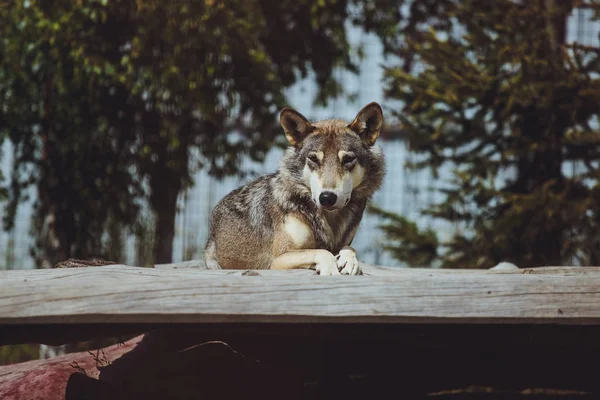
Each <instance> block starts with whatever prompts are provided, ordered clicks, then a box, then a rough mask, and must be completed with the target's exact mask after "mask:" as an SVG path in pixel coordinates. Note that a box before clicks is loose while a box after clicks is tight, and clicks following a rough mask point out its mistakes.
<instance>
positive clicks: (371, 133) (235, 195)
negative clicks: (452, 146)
mask: <svg viewBox="0 0 600 400" xmlns="http://www.w3.org/2000/svg"><path fill="white" fill-rule="evenodd" d="M279 119H280V123H281V126H282V127H283V131H284V133H285V136H286V138H287V140H288V142H289V144H290V146H289V147H288V148H287V150H286V152H285V153H284V155H283V156H282V158H281V161H280V167H279V169H278V171H277V172H275V173H272V174H269V175H264V176H261V177H259V178H257V179H255V180H254V181H252V182H250V183H248V184H247V185H245V186H243V187H241V188H238V189H236V190H234V191H232V192H231V193H229V194H228V195H226V196H225V197H224V198H223V199H222V200H221V201H220V202H219V203H218V204H217V205H216V206H215V208H214V209H213V211H212V213H211V218H210V228H209V238H208V241H207V243H206V248H205V253H204V254H205V262H206V265H207V267H208V268H223V269H248V268H253V269H293V268H314V269H315V270H316V271H317V273H319V274H320V275H340V274H348V275H356V274H360V273H361V272H360V268H359V264H358V260H357V258H356V252H355V251H354V249H353V248H352V247H350V245H351V243H352V240H353V239H354V236H355V234H356V231H357V229H358V226H359V224H360V221H361V219H362V216H363V213H364V210H365V207H366V205H367V202H368V201H369V200H370V199H371V198H372V196H373V194H374V193H375V192H376V191H377V190H378V189H379V187H380V186H381V183H382V180H383V176H384V173H385V172H384V171H385V163H384V158H383V154H382V152H381V150H380V149H379V147H378V146H376V144H375V141H376V140H377V137H378V136H379V133H380V130H381V127H382V126H383V113H382V110H381V107H380V106H379V104H377V103H370V104H368V105H366V106H365V107H364V108H363V109H362V110H360V112H359V113H358V114H357V115H356V118H355V119H354V120H353V121H352V122H350V123H348V122H346V121H343V120H340V119H330V120H325V121H318V122H314V123H311V122H309V121H308V120H307V119H306V118H305V117H304V116H303V115H302V114H300V113H299V112H297V111H295V110H293V109H292V108H289V107H285V108H284V109H283V110H282V111H281V113H280V118H279Z"/></svg>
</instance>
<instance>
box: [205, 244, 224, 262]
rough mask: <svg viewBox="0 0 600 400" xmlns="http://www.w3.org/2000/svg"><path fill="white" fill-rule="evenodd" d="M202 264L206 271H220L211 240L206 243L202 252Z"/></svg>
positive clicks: (214, 246)
mask: <svg viewBox="0 0 600 400" xmlns="http://www.w3.org/2000/svg"><path fill="white" fill-rule="evenodd" d="M204 264H206V268H208V269H222V268H221V265H220V264H219V262H218V261H217V249H216V245H215V242H214V241H213V240H210V241H209V242H208V244H207V245H206V249H205V250H204Z"/></svg>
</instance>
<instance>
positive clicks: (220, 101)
mask: <svg viewBox="0 0 600 400" xmlns="http://www.w3.org/2000/svg"><path fill="white" fill-rule="evenodd" d="M357 3H358V4H357V5H356V7H357V8H356V10H357V15H364V16H365V17H364V19H365V20H369V19H370V18H371V17H372V16H373V15H374V14H375V13H376V12H375V11H374V10H373V9H371V8H369V7H370V6H365V5H362V3H361V2H357ZM390 4H392V3H391V2H390ZM362 8H364V12H361V9H362ZM392 8H393V9H395V5H394V7H392ZM348 10H349V4H348V1H334V0H332V1H320V0H300V1H298V0H296V1H288V0H284V1H279V2H271V1H267V0H259V1H254V2H248V1H239V0H237V1H236V0H228V1H210V0H206V1H192V0H188V1H184V0H182V1H178V2H155V1H150V2H141V1H138V2H135V1H131V0H129V1H126V0H121V1H110V2H109V1H107V0H95V1H94V0H78V1H64V0H48V1H38V0H18V1H14V2H12V1H11V2H7V1H5V0H0V37H1V39H0V40H1V41H2V47H1V48H0V104H1V105H2V106H1V108H0V135H2V134H8V135H9V137H10V140H11V141H12V142H13V143H14V145H15V157H16V162H15V165H14V169H13V173H12V177H11V184H10V191H9V194H10V201H9V202H8V205H7V207H6V210H5V211H6V212H5V224H6V225H5V226H6V228H7V229H10V228H11V227H12V224H13V222H14V216H15V212H16V208H17V205H18V204H19V203H20V202H21V201H22V199H23V196H24V193H25V189H26V188H27V187H29V186H32V185H33V186H34V187H35V188H36V189H37V202H36V205H35V215H34V216H33V221H34V225H33V234H34V236H35V237H36V239H37V242H36V246H35V255H36V257H37V259H38V262H39V263H40V264H43V265H45V266H48V265H52V264H53V263H55V262H56V261H58V260H62V259H66V258H68V257H79V258H89V257H91V256H94V255H98V256H100V257H104V256H106V254H104V253H106V252H107V251H109V249H110V248H116V247H118V243H116V245H115V243H112V244H111V243H109V244H108V246H106V245H105V244H104V241H103V237H104V236H105V234H106V233H107V232H109V231H110V232H114V229H115V226H114V221H119V222H120V223H121V224H122V226H124V227H129V228H130V229H134V228H135V227H136V221H137V220H138V219H137V218H138V211H139V208H140V205H141V204H143V201H144V200H146V199H147V200H148V203H149V205H150V207H151V209H152V210H153V211H154V213H155V215H156V218H155V226H154V229H153V231H154V234H155V235H154V237H155V245H154V250H153V257H154V262H156V263H164V262H169V261H170V260H171V255H172V242H173V236H174V227H175V215H176V206H177V197H178V195H179V194H180V193H181V192H182V190H184V189H185V188H186V187H187V186H189V185H191V184H192V183H193V182H192V174H193V173H194V172H195V171H196V169H197V168H203V167H206V168H208V170H209V172H210V173H211V174H213V175H215V176H218V177H221V176H224V175H227V174H233V173H236V172H238V162H239V160H240V158H241V157H242V156H243V155H244V154H249V155H250V156H251V157H252V158H253V159H255V160H261V159H262V158H263V157H264V155H265V154H266V152H267V150H268V149H269V148H270V146H271V145H272V144H273V141H274V140H275V137H276V136H282V135H276V132H278V131H279V130H278V129H277V128H276V125H275V123H274V122H275V121H276V116H277V112H278V110H279V109H280V108H281V107H282V106H283V105H284V104H285V98H284V95H283V92H284V89H285V88H287V87H289V86H291V85H292V84H293V83H294V82H296V80H297V79H299V78H300V77H305V76H307V73H308V72H309V71H311V70H312V71H313V72H314V73H315V76H316V82H317V84H318V87H319V88H320V92H319V94H318V96H317V98H316V101H318V102H321V103H324V102H325V101H326V99H327V98H328V97H330V96H334V95H338V94H339V93H340V92H341V90H340V85H339V83H338V82H336V81H335V79H334V78H333V75H332V71H333V69H334V67H336V66H340V67H343V68H346V69H349V70H352V71H354V70H355V69H356V67H355V65H354V64H353V63H352V62H351V53H350V48H349V45H348V43H347V40H346V36H345V29H344V28H345V27H344V23H345V21H346V19H347V17H348ZM377 12H379V11H377ZM393 15H394V14H393V13H388V14H387V17H388V18H390V16H393ZM361 18H362V17H361ZM0 137H1V136H0ZM110 221H112V223H111V222H110ZM115 246H116V247H115ZM107 247H108V248H109V249H108V250H107ZM98 253H100V254H98ZM117 261H118V260H117Z"/></svg>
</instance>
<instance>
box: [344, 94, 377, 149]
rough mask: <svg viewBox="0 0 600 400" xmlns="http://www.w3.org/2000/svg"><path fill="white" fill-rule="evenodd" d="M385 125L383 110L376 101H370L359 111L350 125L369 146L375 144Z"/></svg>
mask: <svg viewBox="0 0 600 400" xmlns="http://www.w3.org/2000/svg"><path fill="white" fill-rule="evenodd" d="M382 126H383V111H381V106H380V105H379V104H377V103H375V102H373V103H369V104H367V105H366V106H364V107H363V109H362V110H360V111H359V112H358V115H356V118H354V121H352V122H351V123H350V125H348V127H349V128H350V129H352V130H353V131H354V132H356V133H358V136H360V137H361V139H362V140H363V142H365V143H366V144H368V145H369V146H373V145H374V144H375V141H376V140H377V137H378V136H379V131H381V127H382Z"/></svg>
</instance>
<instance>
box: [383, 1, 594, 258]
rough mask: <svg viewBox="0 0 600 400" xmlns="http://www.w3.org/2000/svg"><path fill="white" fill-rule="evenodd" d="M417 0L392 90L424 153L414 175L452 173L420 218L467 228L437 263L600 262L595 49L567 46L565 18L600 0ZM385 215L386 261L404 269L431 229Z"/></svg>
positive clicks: (444, 247) (391, 74)
mask: <svg viewBox="0 0 600 400" xmlns="http://www.w3.org/2000/svg"><path fill="white" fill-rule="evenodd" d="M415 3H420V2H415ZM423 3H424V4H421V5H417V4H413V9H415V10H419V13H418V14H417V16H416V17H415V19H416V20H417V22H419V23H412V24H411V23H409V24H406V25H405V27H404V28H403V29H404V30H403V31H402V36H401V40H402V42H403V44H402V45H399V46H398V47H397V48H396V51H397V54H399V55H401V56H405V57H404V58H403V59H402V60H401V63H400V65H398V66H396V67H393V68H389V69H388V70H387V72H386V83H387V95H388V96H390V97H391V98H394V99H399V100H401V101H402V102H403V103H404V104H405V108H404V110H402V112H397V113H396V115H397V116H398V118H400V119H401V121H402V123H403V125H404V129H406V131H407V133H408V143H409V146H410V149H411V151H413V152H415V153H417V154H419V155H420V157H419V158H420V161H419V162H418V163H414V164H413V165H410V167H412V168H416V169H420V168H430V169H431V171H432V172H433V173H434V176H437V173H438V170H439V169H440V168H448V169H450V170H451V171H453V176H454V177H453V179H452V180H451V181H450V182H446V183H445V185H444V189H443V190H442V193H443V194H444V197H445V199H444V201H442V202H440V203H439V204H434V205H433V206H432V207H430V208H428V209H427V210H425V211H424V214H426V215H429V216H433V217H435V218H437V219H440V220H444V221H447V222H450V223H453V224H456V225H458V226H459V227H460V228H461V230H460V231H459V232H457V233H456V234H455V236H454V237H453V238H451V239H450V240H449V241H448V242H444V243H440V248H439V249H438V252H437V254H438V255H439V262H440V263H441V265H442V266H444V267H462V268H472V267H480V268H489V267H491V266H493V265H495V264H496V263H498V262H500V261H511V262H514V263H516V264H518V265H520V266H540V265H561V264H570V263H572V262H574V261H575V262H578V263H580V264H583V265H594V264H595V265H598V263H600V251H599V250H598V249H600V246H599V245H600V243H599V239H598V238H600V131H599V129H600V126H599V110H600V109H599V108H598V104H599V102H600V79H599V75H598V73H599V72H600V58H599V55H600V49H598V48H589V47H585V46H580V45H576V44H575V45H567V44H566V43H565V22H566V16H567V15H569V14H570V13H571V11H572V10H573V7H575V6H579V7H582V8H591V9H593V10H595V12H596V13H597V12H598V11H599V10H600V5H599V4H598V3H597V2H583V1H582V2H559V1H553V2H552V1H551V2H515V1H511V0H501V1H494V2H481V1H458V0H457V1H442V2H437V3H438V6H439V7H438V8H428V6H427V3H428V2H423ZM596 15H597V14H596ZM457 32H459V33H460V34H457ZM388 217H389V218H392V219H391V223H392V225H393V226H394V230H393V232H394V235H395V236H394V238H395V239H397V240H399V242H398V243H397V245H396V246H395V247H397V248H398V249H396V250H395V253H394V254H395V255H396V256H397V257H398V258H400V259H401V260H403V261H410V260H411V257H412V254H411V251H410V250H411V249H412V246H417V248H419V245H420V244H422V243H423V240H424V238H427V237H428V234H427V233H424V234H423V233H417V232H416V230H414V229H413V227H412V226H411V225H410V224H408V223H407V221H405V220H404V219H398V218H396V217H393V216H389V215H388ZM386 229H387V230H388V231H390V229H392V228H390V227H388V228H386ZM423 235H424V236H423ZM431 242H432V243H434V242H435V241H433V240H432V241H431ZM402 248H407V249H408V250H406V251H403V250H402ZM435 254H436V253H435V252H431V255H432V256H433V255H435ZM433 259H434V258H432V259H431V260H433Z"/></svg>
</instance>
